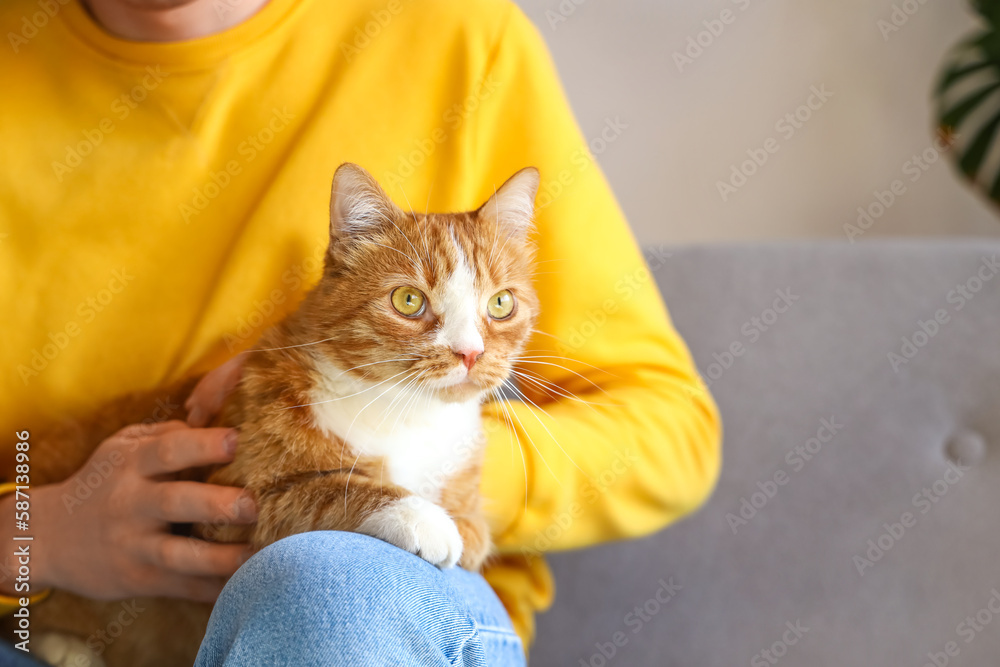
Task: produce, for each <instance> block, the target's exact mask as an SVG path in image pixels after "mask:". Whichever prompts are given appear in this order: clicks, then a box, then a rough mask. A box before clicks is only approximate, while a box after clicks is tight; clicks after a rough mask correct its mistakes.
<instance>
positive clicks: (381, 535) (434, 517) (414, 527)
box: [358, 496, 462, 568]
mask: <svg viewBox="0 0 1000 667" xmlns="http://www.w3.org/2000/svg"><path fill="white" fill-rule="evenodd" d="M358 532H359V533H364V534H365V535H371V536H372V537H377V538H378V539H380V540H384V541H386V542H388V543H389V544H394V545H396V546H397V547H399V548H400V549H405V550H406V551H409V552H410V553H412V554H416V555H418V556H420V557H421V558H423V559H424V560H425V561H427V562H428V563H430V564H431V565H437V566H438V567H440V568H449V567H454V565H455V563H457V562H458V559H459V558H461V557H462V536H461V535H460V534H459V532H458V527H457V526H456V525H455V522H454V521H452V519H451V517H450V516H448V513H447V512H445V511H444V510H443V509H441V507H440V506H438V505H435V504H434V503H432V502H430V501H428V500H424V499H423V498H421V497H419V496H406V497H405V498H400V499H399V500H395V501H393V502H392V503H390V504H389V505H386V506H385V507H383V508H381V509H378V510H375V511H374V512H372V513H371V514H370V515H368V517H367V518H365V520H364V521H362V522H361V525H360V526H358Z"/></svg>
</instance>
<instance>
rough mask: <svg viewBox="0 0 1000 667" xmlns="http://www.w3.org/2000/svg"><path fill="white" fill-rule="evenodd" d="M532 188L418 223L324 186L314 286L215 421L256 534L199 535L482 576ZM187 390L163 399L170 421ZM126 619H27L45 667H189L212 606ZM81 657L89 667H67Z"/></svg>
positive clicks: (68, 611)
mask: <svg viewBox="0 0 1000 667" xmlns="http://www.w3.org/2000/svg"><path fill="white" fill-rule="evenodd" d="M538 185H539V176H538V172H537V170H535V169H534V168H526V169H522V170H521V171H519V172H517V173H516V174H514V175H513V176H512V177H511V178H510V179H509V180H508V181H507V182H506V183H504V185H503V186H501V187H500V188H499V189H498V190H496V193H495V194H494V196H493V197H491V198H490V199H489V200H488V201H487V202H486V203H485V204H483V205H482V206H481V207H480V208H479V209H477V210H475V211H471V212H466V213H456V214H426V215H421V214H414V213H412V212H410V213H406V212H404V211H402V210H401V209H400V208H398V207H397V206H396V205H395V204H394V203H393V202H392V201H391V199H390V198H389V197H388V196H387V195H386V194H385V192H384V191H383V190H382V189H381V188H380V187H379V185H378V184H377V183H376V181H375V180H374V179H373V178H372V177H371V176H370V175H369V174H368V173H367V172H366V171H365V170H364V169H362V168H361V167H358V166H357V165H353V164H344V165H342V166H341V167H340V168H339V169H338V170H337V172H336V174H335V176H334V180H333V191H332V196H331V202H330V244H329V249H328V251H327V256H326V261H325V267H324V270H323V275H322V277H321V278H320V280H319V283H318V284H317V285H316V286H315V287H314V288H313V289H312V290H311V291H310V292H309V293H308V294H307V295H306V297H305V299H304V300H303V302H302V304H301V305H300V306H299V308H298V310H297V311H296V312H294V313H292V314H291V315H289V316H288V317H287V318H286V319H285V320H284V321H282V322H281V323H279V324H277V325H276V326H274V327H272V328H271V329H269V330H267V331H266V332H265V333H264V334H263V335H262V336H261V339H260V340H259V342H258V343H257V345H256V346H255V347H254V348H253V349H252V350H250V351H249V352H247V353H246V359H245V363H244V369H243V375H242V379H241V381H240V383H239V385H238V386H237V388H236V390H235V391H234V392H233V394H232V396H231V397H230V399H229V400H228V402H227V404H226V406H225V407H224V409H223V414H222V416H221V418H220V425H225V426H237V427H239V428H240V442H239V446H238V448H237V451H236V456H235V459H234V460H233V462H232V463H230V464H228V465H226V466H225V467H222V468H220V469H218V470H216V471H214V472H212V473H211V474H210V476H208V481H210V482H212V483H216V484H225V485H231V486H241V487H245V488H247V489H249V490H250V491H252V492H253V494H254V495H255V497H256V498H257V503H258V508H259V517H258V521H257V523H256V525H254V526H236V525H211V526H197V527H196V529H195V532H196V533H198V534H200V535H202V536H204V537H206V538H207V539H212V540H216V541H223V542H242V541H248V542H250V543H251V544H252V545H253V547H255V548H258V549H259V548H262V547H264V546H267V545H268V544H271V543H272V542H275V541H276V540H279V539H281V538H283V537H287V536H289V535H293V534H295V533H300V532H305V531H311V530H346V531H355V532H360V533H364V534H367V535H371V536H372V537H376V538H379V539H382V540H385V541H387V542H390V543H392V544H394V545H396V546H398V547H400V548H401V549H405V550H406V551H409V552H411V553H414V554H416V555H418V556H420V557H421V558H423V559H425V560H427V561H428V562H430V563H432V564H434V565H437V566H439V567H442V568H447V567H452V566H454V565H456V564H458V565H460V566H461V567H464V568H466V569H469V570H478V569H479V568H480V567H481V566H482V564H483V561H484V560H485V559H486V557H487V556H488V554H489V551H490V547H491V543H490V536H489V529H488V526H487V524H486V521H485V519H484V518H483V516H482V515H481V513H480V498H479V492H478V487H479V475H480V467H481V461H482V446H483V436H482V433H481V416H480V413H481V405H482V403H483V401H484V400H485V399H487V398H488V397H489V396H491V395H493V394H494V393H495V392H497V391H498V390H499V388H500V386H501V385H502V384H503V383H504V382H505V381H506V380H507V378H508V376H509V375H510V372H511V368H512V365H513V360H514V359H515V358H516V357H517V356H518V355H519V354H520V353H521V351H522V350H523V348H524V345H525V343H526V341H527V339H528V336H529V335H530V333H531V330H532V327H533V325H534V323H535V320H536V317H537V314H538V307H539V304H538V300H537V298H536V296H535V293H534V291H533V289H532V286H531V270H532V249H531V245H530V244H529V242H528V234H529V231H530V228H531V221H532V215H533V211H534V199H535V194H536V192H537V189H538ZM192 386H193V382H192V381H188V382H186V383H184V385H183V386H180V387H178V388H176V389H175V391H174V393H173V394H171V398H172V402H173V404H175V406H176V405H180V404H182V403H183V400H182V399H183V397H185V396H186V395H187V393H188V392H189V391H190V388H191V387H192ZM154 399H155V397H153V396H130V397H126V398H124V399H122V400H120V401H117V402H115V403H113V404H111V405H109V406H108V407H107V408H106V409H104V410H101V411H99V412H98V413H97V414H95V415H94V416H93V417H92V419H90V420H88V421H86V422H83V421H78V422H76V423H74V424H72V425H69V426H68V427H67V426H61V427H60V428H59V429H58V430H55V431H52V432H50V433H49V434H48V435H47V436H42V435H41V434H40V435H39V436H38V437H37V439H36V445H35V451H36V452H37V454H38V457H37V458H38V459H44V462H40V463H38V464H36V467H35V477H36V480H37V483H51V482H58V481H61V480H63V479H66V478H67V477H69V476H70V475H71V474H73V472H74V471H75V470H77V469H78V468H79V467H80V466H82V465H83V464H84V462H85V461H86V460H87V458H88V457H89V456H90V454H91V453H92V451H93V450H94V448H95V447H96V446H97V445H98V444H99V443H100V442H101V441H102V440H103V439H104V438H106V437H108V436H109V435H111V434H112V433H114V432H116V431H117V430H118V429H119V428H121V427H122V426H124V425H127V424H130V423H134V422H136V421H139V420H141V419H142V418H143V417H147V416H149V414H150V411H151V406H152V405H153V401H154ZM161 403H162V401H161ZM166 412H170V410H167V411H166ZM176 416H178V415H177V414H176V411H175V413H174V414H164V416H163V418H168V417H176ZM39 433H40V432H39ZM202 478H204V476H202ZM137 604H138V606H139V607H141V608H142V609H143V610H144V611H143V612H142V613H141V614H139V615H136V616H135V618H134V619H133V620H132V621H131V625H130V627H128V628H127V629H125V631H124V632H122V634H121V636H120V637H118V638H117V639H116V640H115V641H114V642H112V643H110V644H108V645H106V646H105V644H104V643H102V642H94V641H93V637H94V633H95V631H97V630H101V629H104V628H106V627H108V624H109V623H112V622H113V619H114V618H116V617H117V616H119V615H120V614H121V613H122V609H123V607H122V603H121V602H95V601H92V600H87V599H84V598H81V597H78V596H76V595H72V594H70V593H66V592H63V591H55V592H54V593H53V595H52V597H51V599H49V600H48V601H46V602H44V603H42V604H40V605H38V606H37V607H35V608H33V609H32V630H33V631H34V632H35V633H41V632H43V631H57V632H56V633H55V634H53V635H50V636H49V637H47V638H46V639H45V641H46V642H48V643H49V644H51V645H52V646H53V647H54V648H52V647H50V649H51V650H48V656H49V657H48V659H49V660H50V661H51V662H53V663H58V664H66V665H71V664H84V665H87V664H93V665H99V664H101V663H102V661H103V662H104V663H105V664H107V665H111V666H112V667H126V666H127V667H147V666H153V665H181V664H191V663H192V662H193V660H194V656H195V654H196V653H197V650H198V645H199V643H200V641H201V638H202V636H203V634H204V630H205V626H206V624H207V621H208V616H209V613H210V611H211V608H210V605H204V604H199V603H194V602H185V601H177V600H166V599H142V600H139V601H137ZM68 635H69V636H68ZM36 636H37V634H36ZM70 636H71V637H70ZM73 638H75V639H73ZM88 638H90V640H89V641H87V639H88ZM34 643H35V642H33V644H34ZM70 644H72V645H73V646H71V645H70ZM86 645H89V649H86V648H80V647H81V646H84V647H85V646H86ZM38 648H44V647H43V646H41V645H39V646H38ZM88 650H89V652H90V653H91V655H90V656H89V657H88V658H86V659H88V660H90V662H79V663H77V662H70V660H74V659H77V658H74V657H73V656H74V655H75V653H84V654H85V653H86V652H87V651H88ZM57 653H61V654H62V657H57V655H56V654H57ZM39 655H40V657H45V652H44V651H43V652H42V653H41V654H39ZM77 660H78V659H77Z"/></svg>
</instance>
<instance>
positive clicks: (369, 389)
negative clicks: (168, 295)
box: [281, 369, 410, 410]
mask: <svg viewBox="0 0 1000 667" xmlns="http://www.w3.org/2000/svg"><path fill="white" fill-rule="evenodd" d="M409 371H410V369H406V370H405V371H400V372H399V373H396V374H395V375H390V376H389V377H387V378H386V379H384V380H382V381H380V382H377V383H376V384H373V385H372V386H370V387H366V388H365V389H362V390H361V391H356V392H354V393H353V394H347V395H345V396H335V397H333V398H328V399H326V400H325V401H316V402H315V403H303V404H302V405H291V406H289V407H287V408H281V409H282V410H294V409H295V408H308V407H309V406H312V405H323V404H324V403H333V402H334V401H342V400H344V399H345V398H351V397H353V396H360V395H361V394H364V393H365V392H368V391H371V390H372V389H375V388H376V387H378V386H380V385H383V384H385V383H386V382H388V381H389V380H392V379H393V378H398V377H399V376H400V375H403V374H404V373H407V372H409Z"/></svg>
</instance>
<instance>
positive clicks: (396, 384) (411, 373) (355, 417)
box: [343, 370, 420, 440]
mask: <svg viewBox="0 0 1000 667" xmlns="http://www.w3.org/2000/svg"><path fill="white" fill-rule="evenodd" d="M419 372H420V371H419V370H416V371H415V370H410V371H409V372H408V374H407V375H406V376H405V377H403V379H402V380H400V381H399V382H397V383H395V384H393V385H391V386H390V387H389V388H388V389H386V390H385V391H383V392H382V393H381V394H379V395H378V396H376V397H375V398H373V399H372V400H370V401H368V403H366V404H365V406H364V407H363V408H361V409H360V410H358V412H357V414H355V415H354V419H352V420H351V423H350V425H349V426H348V427H347V432H346V433H344V438H343V439H344V440H348V439H349V436H350V434H351V429H353V428H354V425H355V424H356V423H357V421H358V417H360V416H361V415H362V413H364V411H365V410H367V409H368V408H369V407H371V406H372V405H373V404H374V403H375V402H376V401H377V400H378V399H380V398H382V397H383V396H385V395H386V394H388V393H389V392H390V391H392V390H393V389H395V388H396V387H398V386H399V385H401V384H403V383H404V382H406V381H407V380H409V379H410V378H411V377H412V376H413V375H415V374H417V373H419Z"/></svg>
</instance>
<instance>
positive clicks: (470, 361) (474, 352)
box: [453, 348, 483, 371]
mask: <svg viewBox="0 0 1000 667" xmlns="http://www.w3.org/2000/svg"><path fill="white" fill-rule="evenodd" d="M453 352H454V353H455V354H457V355H458V356H460V357H462V363H464V364H465V368H466V369H468V370H470V371H471V370H472V367H473V366H475V365H476V362H477V361H479V357H481V356H483V350H482V349H481V348H479V349H467V350H453Z"/></svg>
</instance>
